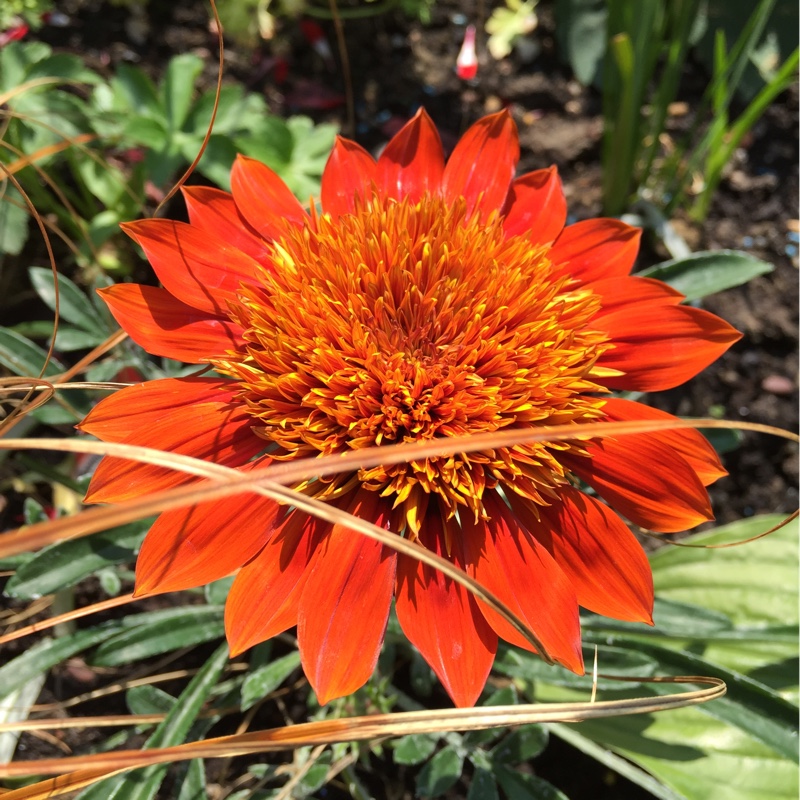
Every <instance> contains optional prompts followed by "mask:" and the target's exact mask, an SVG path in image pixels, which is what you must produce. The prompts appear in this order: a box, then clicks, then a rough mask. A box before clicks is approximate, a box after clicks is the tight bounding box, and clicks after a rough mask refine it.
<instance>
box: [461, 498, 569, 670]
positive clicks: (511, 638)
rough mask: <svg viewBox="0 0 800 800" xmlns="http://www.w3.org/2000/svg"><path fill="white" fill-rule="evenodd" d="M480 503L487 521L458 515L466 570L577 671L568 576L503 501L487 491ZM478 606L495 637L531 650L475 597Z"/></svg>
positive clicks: (552, 653)
mask: <svg viewBox="0 0 800 800" xmlns="http://www.w3.org/2000/svg"><path fill="white" fill-rule="evenodd" d="M484 505H485V507H486V510H487V511H488V513H489V515H490V517H491V519H490V521H489V522H484V521H482V520H480V521H478V522H477V523H475V522H474V521H473V520H472V517H471V516H470V515H469V514H465V515H463V517H462V520H461V525H462V528H463V530H464V558H465V559H466V562H467V569H468V571H469V572H470V574H472V576H473V577H474V578H475V579H476V580H477V581H478V582H479V583H480V584H481V585H482V586H485V587H486V588H487V589H488V590H489V591H490V592H492V593H493V594H494V595H495V596H496V597H497V598H499V599H500V600H502V601H503V602H504V603H505V604H506V605H507V606H508V607H509V608H510V609H511V610H512V611H513V612H514V613H515V614H516V615H517V616H518V617H520V619H522V620H523V621H524V622H526V623H527V625H528V627H529V628H530V629H531V630H532V631H533V632H534V633H535V634H536V636H537V637H538V638H539V640H540V641H541V643H542V645H544V647H545V649H546V650H547V652H548V654H549V655H550V656H551V658H553V659H554V660H555V661H557V662H558V663H559V664H563V665H564V666H565V667H567V668H568V669H571V670H572V671H573V672H577V673H578V674H580V675H582V674H583V652H582V650H581V628H580V620H579V617H578V601H577V598H576V596H575V590H574V589H573V588H572V585H571V584H570V582H569V580H568V579H567V576H566V575H565V574H564V573H563V572H562V571H561V568H560V567H559V566H558V564H557V563H556V562H555V560H554V559H553V557H552V556H551V555H550V553H548V552H547V549H546V548H545V547H544V546H543V545H542V544H541V543H540V542H538V541H537V540H536V539H535V538H534V537H533V536H532V535H531V534H530V533H528V531H527V530H525V528H523V527H522V525H521V524H520V523H519V520H518V519H517V518H516V517H515V516H514V515H513V514H512V513H511V511H510V510H509V509H508V508H507V507H506V506H505V504H504V503H502V501H500V500H499V499H498V498H497V497H496V496H493V495H492V494H490V493H487V494H485V495H484ZM478 606H479V607H480V609H481V611H482V612H483V614H484V616H485V617H486V619H487V620H488V622H489V624H490V625H491V626H492V627H493V628H494V629H495V631H497V634H498V636H500V637H501V638H503V639H505V640H506V641H508V642H511V643H512V644H515V645H518V646H519V647H524V648H525V649H526V650H532V649H533V648H532V647H531V645H530V643H529V642H528V641H527V640H526V639H524V638H523V637H522V636H521V634H519V633H518V632H517V630H516V628H514V627H513V626H512V625H510V624H509V623H508V622H506V620H505V619H503V618H502V617H501V616H500V615H499V614H497V613H496V612H495V611H492V610H491V609H489V608H488V607H487V606H486V605H484V604H483V603H482V602H481V601H480V600H479V601H478Z"/></svg>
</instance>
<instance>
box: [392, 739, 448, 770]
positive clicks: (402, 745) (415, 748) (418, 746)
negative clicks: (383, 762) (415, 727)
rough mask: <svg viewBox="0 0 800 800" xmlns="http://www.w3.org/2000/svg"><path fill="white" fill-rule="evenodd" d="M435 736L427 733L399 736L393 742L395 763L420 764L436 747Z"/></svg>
mask: <svg viewBox="0 0 800 800" xmlns="http://www.w3.org/2000/svg"><path fill="white" fill-rule="evenodd" d="M438 738H439V737H437V736H430V735H428V734H427V733H412V734H409V735H408V736H401V737H400V738H399V739H398V740H397V741H396V742H395V743H394V744H393V748H394V755H393V758H394V763H395V764H421V763H422V762H423V761H425V760H427V759H428V758H429V757H430V755H431V753H433V751H434V750H435V749H436V742H437V741H438Z"/></svg>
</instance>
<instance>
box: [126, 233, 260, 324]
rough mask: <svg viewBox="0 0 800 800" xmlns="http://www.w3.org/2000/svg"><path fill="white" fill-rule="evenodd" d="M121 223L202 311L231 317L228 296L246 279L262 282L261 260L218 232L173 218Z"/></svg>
mask: <svg viewBox="0 0 800 800" xmlns="http://www.w3.org/2000/svg"><path fill="white" fill-rule="evenodd" d="M120 227H121V228H122V229H123V230H124V231H125V233H127V234H128V236H130V237H131V238H133V239H135V240H136V241H137V242H138V243H139V244H140V245H141V247H142V249H143V250H144V252H145V255H146V256H147V260H148V261H149V262H150V264H151V265H152V266H153V269H154V270H155V272H156V275H158V279H159V280H160V281H161V283H163V284H164V288H165V289H166V290H167V291H168V292H169V293H170V294H171V295H172V296H173V297H176V298H179V299H180V300H181V301H182V302H184V303H187V304H188V305H190V306H192V307H193V308H197V309H199V310H200V311H205V312H207V313H209V314H214V315H215V316H223V317H224V316H227V311H228V305H227V303H226V300H228V299H233V298H234V297H235V296H236V292H237V290H238V289H239V286H240V285H241V283H242V282H243V281H244V282H245V283H251V284H252V283H256V275H257V274H258V269H259V264H258V262H257V261H255V260H254V259H252V258H250V256H248V255H246V254H245V253H243V252H242V251H241V250H237V249H236V248H235V247H233V246H231V245H230V244H228V243H227V242H226V241H225V240H224V239H220V238H219V237H218V236H216V235H215V234H213V233H209V232H207V231H202V230H199V229H198V228H195V227H193V226H191V225H187V224H186V223H184V222H175V221H173V220H171V219H141V220H138V221H137V222H128V223H123V224H122V225H121V226H120Z"/></svg>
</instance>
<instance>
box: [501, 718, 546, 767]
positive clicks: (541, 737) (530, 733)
mask: <svg viewBox="0 0 800 800" xmlns="http://www.w3.org/2000/svg"><path fill="white" fill-rule="evenodd" d="M547 738H548V737H547V729H546V728H544V727H542V726H541V725H523V726H521V727H519V728H517V729H516V730H515V731H514V732H513V733H511V734H510V735H509V736H506V737H505V738H504V739H503V741H502V742H500V744H498V745H497V747H495V748H494V749H493V750H492V761H494V762H495V763H497V764H510V765H514V764H521V763H522V762H523V761H527V760H528V759H530V758H534V757H535V756H538V755H539V753H541V752H542V751H543V750H544V749H545V747H547Z"/></svg>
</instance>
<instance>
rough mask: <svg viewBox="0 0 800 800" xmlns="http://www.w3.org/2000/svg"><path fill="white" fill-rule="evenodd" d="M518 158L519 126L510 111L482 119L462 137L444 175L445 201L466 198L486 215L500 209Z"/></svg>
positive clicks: (472, 206) (471, 205)
mask: <svg viewBox="0 0 800 800" xmlns="http://www.w3.org/2000/svg"><path fill="white" fill-rule="evenodd" d="M518 161H519V136H518V134H517V126H516V125H515V124H514V120H513V119H512V118H511V115H510V114H509V113H508V111H505V110H504V111H499V112H498V113H497V114H490V115H489V116H486V117H483V118H482V119H479V120H478V121H477V122H476V123H475V124H474V125H473V126H472V127H471V128H470V129H469V130H468V131H467V132H466V133H465V134H464V135H463V136H462V137H461V140H460V141H459V142H458V144H457V145H456V147H455V149H454V150H453V153H452V155H451V156H450V158H449V159H448V161H447V166H446V167H445V169H444V175H443V176H442V194H443V196H444V198H445V199H446V200H450V201H455V200H457V199H458V198H459V197H463V198H464V199H465V200H466V201H467V208H468V209H469V210H472V209H478V210H479V211H480V212H481V213H482V216H483V217H487V216H488V215H489V214H490V213H491V212H492V211H499V210H500V209H502V208H503V205H504V203H505V200H506V196H507V195H508V190H509V187H510V185H511V180H512V179H513V177H514V171H515V170H516V168H517V162H518Z"/></svg>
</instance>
